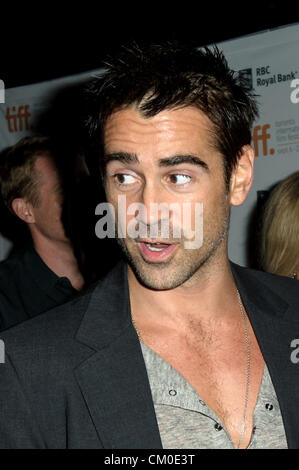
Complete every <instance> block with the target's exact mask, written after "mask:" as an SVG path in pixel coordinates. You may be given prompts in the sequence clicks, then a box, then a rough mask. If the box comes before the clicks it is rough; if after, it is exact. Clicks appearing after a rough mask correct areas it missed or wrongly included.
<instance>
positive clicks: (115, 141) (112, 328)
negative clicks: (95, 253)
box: [0, 43, 299, 449]
mask: <svg viewBox="0 0 299 470" xmlns="http://www.w3.org/2000/svg"><path fill="white" fill-rule="evenodd" d="M90 91H91V98H92V100H91V103H92V106H93V107H94V108H93V109H91V110H90V119H89V121H88V123H89V125H90V129H91V130H92V132H93V137H94V138H95V140H96V142H97V143H98V146H99V147H100V150H101V151H100V154H101V159H100V163H101V166H102V175H103V179H104V184H105V190H106V194H107V201H108V206H105V208H106V209H107V210H108V209H109V210H111V212H112V213H113V212H114V214H115V216H116V225H115V228H116V229H117V237H118V242H119V244H120V246H121V247H122V249H123V253H124V255H125V261H121V262H120V263H119V264H118V265H116V266H115V268H114V269H113V270H112V271H111V272H110V273H109V274H108V275H107V276H106V277H105V278H104V279H102V280H101V281H100V282H99V283H98V284H97V285H96V286H94V287H93V288H90V290H89V291H88V292H86V293H84V294H82V295H80V297H78V298H76V299H75V300H73V301H71V302H69V303H67V304H65V305H63V306H60V307H57V308H55V309H53V310H52V311H50V312H47V313H45V314H42V315H40V316H39V317H37V318H34V319H31V320H28V321H27V322H25V323H23V324H21V325H18V326H17V327H14V328H11V329H10V330H7V331H6V332H4V333H3V334H2V335H1V338H2V340H3V343H2V346H5V362H4V363H3V364H1V365H0V400H1V402H0V447H2V448H51V449H54V448H105V449H117V448H119V449H121V448H122V449H138V448H147V449H161V448H187V449H188V448H189V449H190V448H287V447H289V448H296V447H299V414H298V411H297V403H296V399H297V396H298V393H299V365H298V360H297V359H298V357H297V356H299V354H298V355H297V349H296V348H298V338H299V321H298V317H297V315H298V311H299V293H298V282H297V281H295V280H291V279H288V278H283V277H277V276H273V275H270V274H266V273H261V272H258V271H253V270H250V269H247V268H242V267H240V266H237V265H235V264H233V263H231V262H230V261H229V260H228V255H227V238H228V226H229V215H230V207H231V206H232V205H235V206H238V205H241V204H242V203H243V202H244V201H245V199H246V196H247V194H248V191H249V190H250V187H251V183H252V177H253V161H254V153H253V150H252V148H251V146H250V128H251V126H252V123H253V120H254V119H255V117H256V115H257V109H256V105H255V101H254V99H253V97H252V96H251V94H250V92H249V91H248V90H247V89H245V88H243V87H242V85H241V84H240V83H239V80H238V77H237V76H236V75H235V74H233V73H232V72H231V71H230V70H229V68H228V66H227V63H226V61H225V59H224V57H223V56H222V54H221V53H219V51H218V50H214V51H211V50H204V51H199V50H197V49H196V48H185V47H183V46H179V45H177V44H170V43H167V44H163V45H158V46H157V45H155V46H150V47H148V48H145V49H140V48H139V47H136V46H133V47H131V48H128V49H124V50H122V51H121V52H120V53H119V55H118V56H117V57H116V59H115V60H114V61H110V64H109V68H108V70H107V72H106V73H105V74H104V75H103V76H101V77H100V78H99V79H97V80H96V81H95V82H94V83H93V84H92V86H91V87H90ZM161 203H162V204H164V205H163V208H165V206H166V207H167V208H168V212H167V211H166V212H165V211H163V210H164V209H163V208H160V209H159V210H158V211H157V210H154V209H157V206H156V204H161ZM159 207H160V206H159ZM102 209H103V207H102V206H101V207H100V208H98V209H97V213H98V214H100V213H102V212H101V210H102ZM181 210H182V211H183V212H182V211H181ZM185 210H186V211H185ZM187 210H189V212H188V211H187ZM102 220H103V219H102ZM164 222H166V224H165V223H164ZM108 224H109V221H108V219H107V220H106V219H104V223H100V224H99V225H97V228H96V230H97V233H98V234H99V236H103V234H104V232H105V230H106V229H107V225H108ZM165 227H168V229H169V231H168V232H167V230H166V228H165ZM107 231H109V233H110V234H111V227H110V228H109V230H108V229H107Z"/></svg>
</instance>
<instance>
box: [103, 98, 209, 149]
mask: <svg viewBox="0 0 299 470" xmlns="http://www.w3.org/2000/svg"><path fill="white" fill-rule="evenodd" d="M212 131H213V126H212V123H211V121H210V120H209V118H208V117H207V116H206V115H205V114H204V113H203V112H201V111H200V110H198V109H196V108H195V107H185V108H180V109H171V110H164V111H162V112H160V113H158V114H157V115H155V116H153V117H150V118H147V117H144V116H143V115H142V114H141V113H140V112H139V110H138V109H137V108H136V107H129V108H126V109H122V110H120V111H116V112H115V113H113V114H112V115H111V116H109V118H108V119H107V122H106V126H105V129H104V146H105V151H106V152H113V151H120V150H122V151H128V152H130V151H134V152H135V153H136V152H140V153H143V152H146V151H147V150H148V151H151V150H153V149H154V150H155V153H157V152H158V153H159V152H161V153H162V154H165V153H169V152H170V151H171V152H173V151H174V147H175V150H176V151H180V150H181V151H182V150H184V151H186V150H188V148H189V150H190V151H191V150H193V151H194V150H196V148H197V147H198V146H200V147H202V148H205V147H206V148H208V147H211V146H212V141H213V139H212Z"/></svg>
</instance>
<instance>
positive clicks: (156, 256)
mask: <svg viewBox="0 0 299 470" xmlns="http://www.w3.org/2000/svg"><path fill="white" fill-rule="evenodd" d="M138 246H139V249H140V251H141V254H142V256H143V258H145V259H146V260H148V261H152V262H155V261H156V262H158V261H165V260H167V259H168V258H170V256H171V255H172V254H173V253H174V251H175V250H176V249H177V247H178V244H174V243H163V242H155V243H152V242H149V241H142V242H138Z"/></svg>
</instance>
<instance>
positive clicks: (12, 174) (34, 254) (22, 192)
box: [0, 137, 84, 329]
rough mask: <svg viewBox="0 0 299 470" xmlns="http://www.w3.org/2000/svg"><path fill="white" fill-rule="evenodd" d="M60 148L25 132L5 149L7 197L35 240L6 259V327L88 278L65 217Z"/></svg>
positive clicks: (0, 179)
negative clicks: (59, 156) (79, 262)
mask: <svg viewBox="0 0 299 470" xmlns="http://www.w3.org/2000/svg"><path fill="white" fill-rule="evenodd" d="M57 158H58V152H57V150H56V149H55V148H54V145H53V143H51V142H50V140H49V139H48V138H46V137H25V138H23V139H22V140H20V141H19V142H18V143H17V144H16V145H14V146H13V147H12V148H11V149H9V151H8V152H6V153H5V155H3V157H2V160H1V163H0V183H1V193H2V197H3V202H4V203H5V205H6V206H7V208H8V209H9V210H10V211H11V212H12V213H13V214H14V215H15V216H17V217H18V218H19V220H21V221H22V222H23V223H24V224H26V226H27V228H28V230H29V232H30V235H31V240H32V243H30V246H26V247H25V248H24V249H22V251H21V252H20V253H17V254H15V255H14V256H11V257H10V258H8V259H7V260H6V261H4V262H2V263H1V264H0V328H1V329H4V328H7V327H9V326H12V325H14V324H16V323H18V322H21V321H23V320H26V319H27V318H30V317H33V316H35V315H37V314H39V313H41V312H44V311H46V310H49V309H50V308H52V307H54V306H56V305H59V304H61V303H63V302H65V301H67V300H69V299H70V298H72V297H73V296H74V295H75V294H76V293H77V292H78V291H80V290H81V289H82V287H83V284H84V280H83V277H82V274H81V272H80V270H79V267H78V262H77V259H76V257H75V255H74V251H73V245H72V243H71V241H70V239H69V238H68V237H67V236H66V234H65V229H64V225H63V222H62V205H63V201H64V197H63V182H62V178H61V175H60V171H59V170H58V166H57V162H56V159H57Z"/></svg>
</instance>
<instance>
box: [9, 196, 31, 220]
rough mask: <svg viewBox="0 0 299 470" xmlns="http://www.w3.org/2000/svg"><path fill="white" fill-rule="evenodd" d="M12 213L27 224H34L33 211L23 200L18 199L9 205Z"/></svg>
mask: <svg viewBox="0 0 299 470" xmlns="http://www.w3.org/2000/svg"><path fill="white" fill-rule="evenodd" d="M11 207H12V210H13V211H14V213H15V214H16V215H17V216H18V217H19V218H20V219H21V220H23V221H24V222H26V223H27V224H33V223H34V222H35V217H34V211H33V208H32V205H31V204H30V203H29V202H28V201H26V200H25V199H23V198H21V197H18V198H16V199H14V200H13V201H12V203H11Z"/></svg>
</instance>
